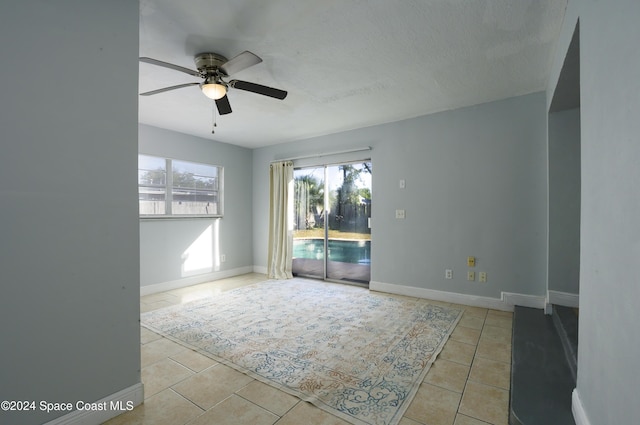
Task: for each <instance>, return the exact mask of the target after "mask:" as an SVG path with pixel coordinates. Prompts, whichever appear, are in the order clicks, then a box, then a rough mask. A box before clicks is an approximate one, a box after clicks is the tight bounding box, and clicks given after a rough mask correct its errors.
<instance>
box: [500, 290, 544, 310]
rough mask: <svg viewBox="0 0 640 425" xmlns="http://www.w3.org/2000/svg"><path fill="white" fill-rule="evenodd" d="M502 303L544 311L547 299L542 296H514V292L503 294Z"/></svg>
mask: <svg viewBox="0 0 640 425" xmlns="http://www.w3.org/2000/svg"><path fill="white" fill-rule="evenodd" d="M502 301H503V302H504V303H505V304H508V305H512V306H515V305H519V306H521V307H531V308H539V309H544V308H545V304H546V298H545V297H543V296H542V295H527V294H514V293H513V292H503V293H502Z"/></svg>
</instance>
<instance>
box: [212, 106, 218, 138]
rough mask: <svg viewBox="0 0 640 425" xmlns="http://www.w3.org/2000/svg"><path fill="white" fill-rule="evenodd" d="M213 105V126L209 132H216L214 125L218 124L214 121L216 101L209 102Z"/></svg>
mask: <svg viewBox="0 0 640 425" xmlns="http://www.w3.org/2000/svg"><path fill="white" fill-rule="evenodd" d="M211 105H213V108H212V109H213V127H211V134H216V127H217V126H218V124H217V123H216V102H211Z"/></svg>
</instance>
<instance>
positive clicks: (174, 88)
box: [140, 83, 200, 96]
mask: <svg viewBox="0 0 640 425" xmlns="http://www.w3.org/2000/svg"><path fill="white" fill-rule="evenodd" d="M198 85H200V83H187V84H179V85H177V86H171V87H165V88H163V89H158V90H151V91H147V92H144V93H140V96H151V95H152V94H158V93H164V92H166V91H170V90H176V89H181V88H183V87H189V86H198Z"/></svg>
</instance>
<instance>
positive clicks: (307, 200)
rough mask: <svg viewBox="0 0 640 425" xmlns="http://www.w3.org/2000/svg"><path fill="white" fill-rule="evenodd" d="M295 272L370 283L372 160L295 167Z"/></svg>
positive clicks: (330, 278) (322, 277)
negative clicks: (301, 167) (312, 166)
mask: <svg viewBox="0 0 640 425" xmlns="http://www.w3.org/2000/svg"><path fill="white" fill-rule="evenodd" d="M294 179H295V195H294V240H293V273H294V275H298V276H307V277H314V278H320V279H328V280H338V281H347V282H355V283H364V284H367V283H369V280H370V277H371V226H370V218H371V162H358V163H350V164H340V165H331V166H323V167H315V168H303V169H297V170H295V171H294Z"/></svg>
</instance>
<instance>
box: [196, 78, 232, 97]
mask: <svg viewBox="0 0 640 425" xmlns="http://www.w3.org/2000/svg"><path fill="white" fill-rule="evenodd" d="M201 88H202V93H204V95H205V96H207V97H208V98H209V99H213V100H218V99H222V98H223V97H224V96H225V95H226V94H227V88H226V87H225V85H224V84H220V83H216V82H209V81H205V82H204V83H203V84H202V85H201Z"/></svg>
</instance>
